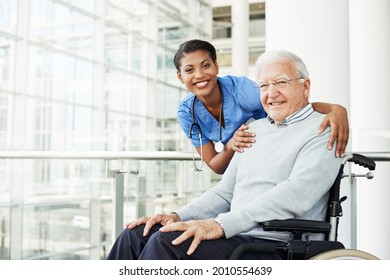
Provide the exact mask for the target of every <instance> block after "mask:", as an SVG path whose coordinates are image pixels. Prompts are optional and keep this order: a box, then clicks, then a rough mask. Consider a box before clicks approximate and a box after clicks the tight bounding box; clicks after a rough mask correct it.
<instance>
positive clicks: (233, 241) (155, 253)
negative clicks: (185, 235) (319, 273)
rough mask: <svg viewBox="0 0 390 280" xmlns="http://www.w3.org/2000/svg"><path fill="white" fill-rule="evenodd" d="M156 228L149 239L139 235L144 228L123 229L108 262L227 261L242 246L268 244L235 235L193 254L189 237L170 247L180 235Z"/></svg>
mask: <svg viewBox="0 0 390 280" xmlns="http://www.w3.org/2000/svg"><path fill="white" fill-rule="evenodd" d="M159 228H161V225H155V226H153V227H152V229H151V230H150V232H149V234H148V236H145V237H144V236H142V232H143V230H144V225H141V226H138V227H136V228H135V229H133V230H129V229H124V230H123V231H122V233H121V234H120V235H119V236H118V238H117V239H116V241H115V243H114V245H113V247H112V249H111V251H110V253H109V254H108V257H107V259H109V260H226V259H228V258H229V256H230V254H231V253H232V251H233V250H234V249H235V248H236V247H237V246H238V245H240V244H242V243H248V242H257V243H262V242H269V241H265V240H262V239H259V238H253V237H250V236H235V237H232V238H229V239H216V240H206V241H202V242H201V243H200V244H199V246H198V248H197V249H196V250H195V252H194V253H192V255H190V256H188V255H187V254H186V252H187V250H188V248H189V246H190V244H191V242H192V238H190V239H187V240H186V241H185V242H183V243H181V244H179V245H172V240H174V239H176V238H177V237H178V236H179V235H180V234H181V233H182V232H179V231H174V232H166V233H163V232H160V231H159ZM282 256H283V253H280V254H279V253H246V254H245V255H243V257H242V259H257V260H261V259H262V260H275V259H276V260H278V259H282V258H283V257H282Z"/></svg>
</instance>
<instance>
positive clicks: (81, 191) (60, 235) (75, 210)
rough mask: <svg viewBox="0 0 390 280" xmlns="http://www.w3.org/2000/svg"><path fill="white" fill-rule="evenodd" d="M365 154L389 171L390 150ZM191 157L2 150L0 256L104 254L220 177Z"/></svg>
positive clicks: (94, 256) (86, 256) (179, 154)
mask: <svg viewBox="0 0 390 280" xmlns="http://www.w3.org/2000/svg"><path fill="white" fill-rule="evenodd" d="M361 154H364V155H366V156H368V157H370V158H372V159H374V160H375V161H376V162H377V166H378V167H377V170H378V171H379V172H378V176H382V177H383V176H386V175H385V174H382V172H381V169H388V165H389V163H388V162H389V161H390V153H389V152H382V153H361ZM192 160H193V156H192V154H191V153H183V152H108V151H102V152H100V151H96V152H93V151H90V152H80V151H75V152H71V151H1V152H0V180H1V182H2V184H0V259H105V258H106V256H107V253H108V251H109V250H110V248H111V245H112V242H113V240H114V239H115V237H116V236H117V235H118V234H119V233H120V232H121V231H122V230H123V228H124V224H125V223H126V222H127V221H130V220H133V219H135V218H138V217H142V216H145V215H151V214H153V213H155V212H171V211H174V210H177V209H178V207H180V206H181V205H183V204H185V203H187V202H188V201H190V200H191V199H193V198H194V197H197V196H198V195H199V194H201V193H202V192H203V191H205V190H206V189H208V188H209V187H211V186H212V185H214V184H215V183H216V182H217V181H218V180H219V179H220V176H218V175H215V174H214V173H213V172H212V171H210V170H209V169H208V168H207V167H206V166H205V165H204V166H205V170H204V171H203V172H194V171H193V169H192ZM196 160H199V157H197V156H196ZM382 167H384V168H382ZM348 172H350V171H348ZM350 175H351V172H350ZM355 175H356V177H359V176H365V174H363V175H361V174H360V175H359V174H354V176H355ZM375 176H377V174H375ZM377 180H379V182H380V181H386V179H383V178H378V179H377ZM352 200H353V199H352ZM352 208H353V207H352ZM352 233H354V231H353V230H352ZM354 236H355V235H353V236H352V237H351V240H352V241H351V243H352V246H354V242H356V241H355V240H354V238H355V237H354Z"/></svg>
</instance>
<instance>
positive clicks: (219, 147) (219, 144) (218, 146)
mask: <svg viewBox="0 0 390 280" xmlns="http://www.w3.org/2000/svg"><path fill="white" fill-rule="evenodd" d="M195 100H196V95H195V96H194V99H193V100H192V112H191V116H192V124H191V126H190V141H191V146H192V162H193V165H194V170H195V171H202V167H203V148H202V147H203V144H202V134H203V133H202V130H201V129H200V126H199V124H197V123H196V121H195ZM222 111H223V94H222V93H221V108H220V110H219V118H218V123H219V141H218V142H217V143H215V144H214V149H215V151H216V152H217V153H221V152H222V151H223V149H224V147H225V145H224V144H223V143H222V124H221V122H222ZM194 127H196V129H197V130H198V134H199V143H200V166H199V167H198V166H197V165H196V163H195V151H194V145H192V130H193V129H194Z"/></svg>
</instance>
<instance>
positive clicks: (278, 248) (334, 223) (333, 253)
mask: <svg viewBox="0 0 390 280" xmlns="http://www.w3.org/2000/svg"><path fill="white" fill-rule="evenodd" d="M347 162H353V163H354V164H358V165H360V166H363V167H364V168H367V169H368V170H370V171H372V170H375V162H374V161H373V160H371V159H369V158H367V157H365V156H363V155H360V154H354V153H351V154H346V155H345V156H344V157H343V161H342V164H341V166H340V169H339V173H338V175H337V177H336V179H335V181H334V183H333V185H332V187H331V188H330V190H329V200H328V208H327V214H326V218H325V220H324V221H314V220H302V219H286V220H273V221H267V222H263V223H260V225H261V226H262V227H263V229H264V230H265V231H283V232H290V233H291V236H292V238H291V239H290V240H289V242H287V243H286V244H284V245H276V244H272V243H264V244H257V243H245V244H241V245H239V246H238V247H237V248H236V249H235V250H234V251H233V252H232V254H231V256H230V258H229V259H231V260H238V259H240V257H241V256H242V255H243V254H244V253H246V252H257V253H276V252H283V255H284V256H285V257H286V259H287V260H309V259H310V260H336V259H361V260H378V259H379V258H377V257H376V256H374V255H372V254H370V253H367V252H364V251H360V250H356V249H346V248H345V247H344V245H343V244H342V243H341V242H339V241H337V234H338V233H337V231H338V224H339V219H340V217H341V216H342V215H343V211H342V207H341V203H342V202H343V201H345V200H346V199H347V197H346V196H343V197H341V198H340V182H341V179H342V178H343V177H344V176H343V173H344V166H345V164H346V163H347ZM307 233H322V234H323V235H324V240H309V239H308V238H307V237H306V238H305V234H307ZM306 236H307V235H306Z"/></svg>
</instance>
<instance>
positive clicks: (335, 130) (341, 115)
mask: <svg viewBox="0 0 390 280" xmlns="http://www.w3.org/2000/svg"><path fill="white" fill-rule="evenodd" d="M327 126H330V127H331V134H330V140H329V142H328V149H331V148H332V147H333V144H334V142H335V141H336V139H337V146H336V157H342V156H343V154H344V153H345V148H346V147H347V144H348V138H349V125H348V114H347V110H346V109H345V108H344V107H342V106H340V105H336V104H335V105H333V106H332V111H330V112H329V114H327V115H326V117H325V118H324V120H323V121H322V123H321V125H320V127H319V130H318V133H322V132H323V131H324V130H325V128H326V127H327Z"/></svg>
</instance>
